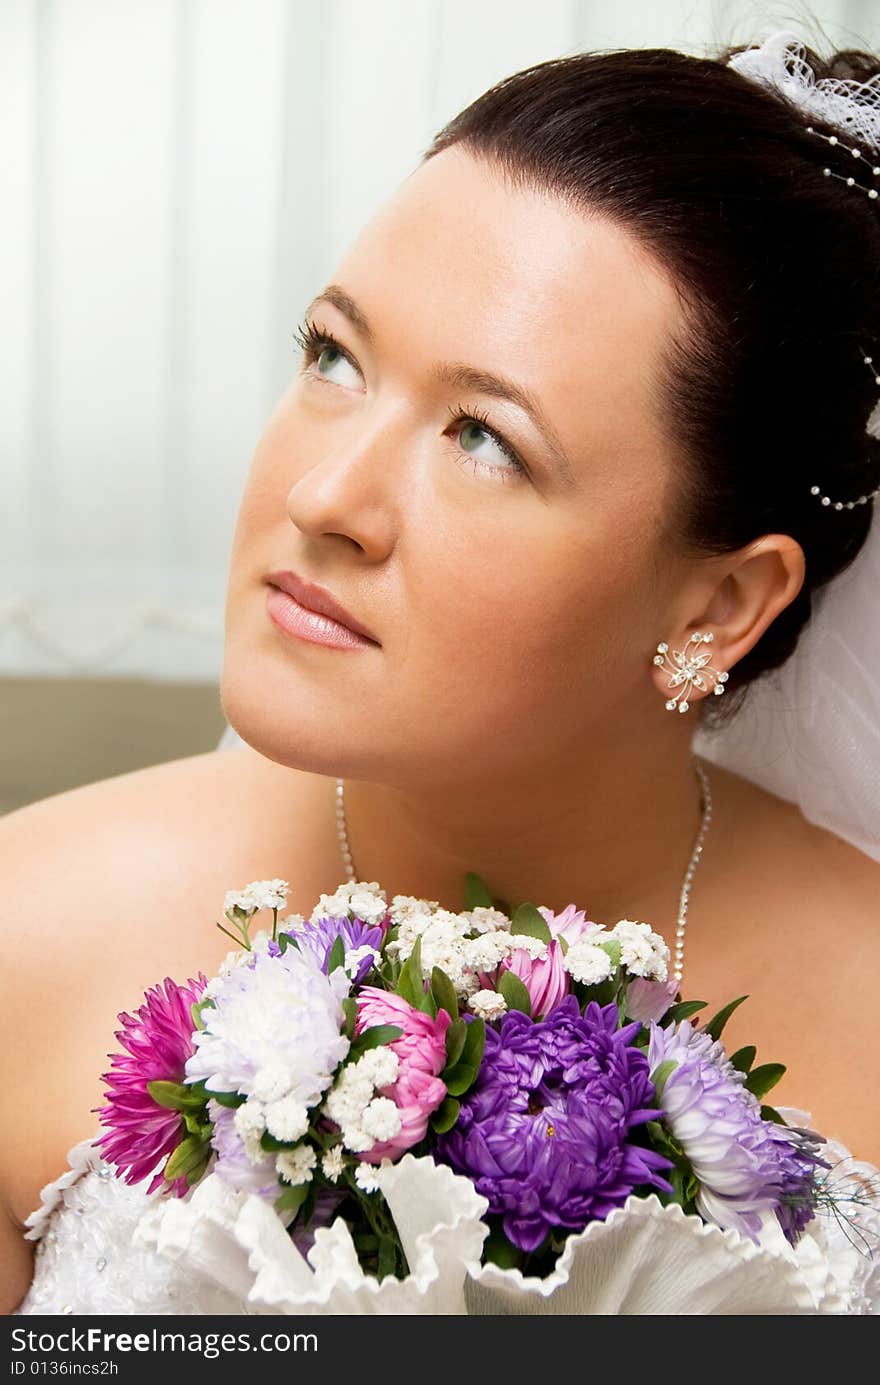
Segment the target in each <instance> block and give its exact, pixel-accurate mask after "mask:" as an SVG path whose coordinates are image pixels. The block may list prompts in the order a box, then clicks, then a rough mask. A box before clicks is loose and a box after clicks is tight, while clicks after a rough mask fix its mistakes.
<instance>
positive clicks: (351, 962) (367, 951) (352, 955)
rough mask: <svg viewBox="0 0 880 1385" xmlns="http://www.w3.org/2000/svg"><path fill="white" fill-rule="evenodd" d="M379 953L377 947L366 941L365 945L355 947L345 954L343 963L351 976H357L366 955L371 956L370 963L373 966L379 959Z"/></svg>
mask: <svg viewBox="0 0 880 1385" xmlns="http://www.w3.org/2000/svg"><path fill="white" fill-rule="evenodd" d="M379 955H380V954H379V951H378V949H377V948H375V947H370V945H369V943H364V945H363V947H354V948H352V950H351V952H347V953H346V954H345V962H344V963H343V965H344V967H345V970H346V971H347V972H348V974H349V976H351V977H355V976H357V974H358V971H359V969H360V965H361V962H362V961H363V960H364V958H365V957H369V958H371V962H370V965H371V966H373V965H374V964H375V962H376V961H377V960H378V958H379Z"/></svg>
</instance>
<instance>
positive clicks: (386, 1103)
mask: <svg viewBox="0 0 880 1385" xmlns="http://www.w3.org/2000/svg"><path fill="white" fill-rule="evenodd" d="M397 1070H398V1058H397V1054H396V1053H392V1051H391V1049H389V1048H387V1047H384V1046H380V1047H379V1048H370V1049H367V1051H366V1053H364V1054H363V1055H362V1056H361V1057H360V1058H359V1059H358V1060H357V1062H356V1063H349V1064H348V1065H347V1066H346V1067H344V1068H343V1069H342V1072H341V1073H340V1075H339V1077H338V1078H337V1079H336V1083H335V1085H334V1087H333V1090H332V1091H331V1092H330V1093H329V1095H328V1096H327V1099H326V1101H325V1102H324V1111H325V1113H326V1115H328V1116H329V1117H330V1119H331V1120H332V1121H335V1122H336V1124H337V1125H338V1126H339V1128H340V1130H341V1131H342V1143H343V1144H344V1146H345V1148H346V1149H349V1150H351V1151H352V1152H353V1153H354V1154H363V1153H365V1152H366V1151H367V1150H368V1149H371V1148H372V1147H373V1145H374V1144H375V1143H376V1141H377V1140H384V1139H389V1138H390V1137H391V1135H392V1134H394V1135H396V1134H397V1132H398V1131H399V1129H400V1116H399V1113H398V1112H397V1107H396V1105H395V1104H394V1102H393V1101H391V1100H390V1099H388V1098H386V1097H377V1096H376V1095H375V1093H376V1089H377V1088H378V1087H385V1086H387V1085H388V1084H389V1083H390V1082H393V1081H394V1079H395V1078H396V1077H397ZM389 1107H391V1108H392V1109H393V1111H394V1112H395V1116H396V1119H397V1128H396V1129H395V1130H393V1131H392V1130H391V1129H390V1125H391V1123H392V1122H393V1118H392V1117H391V1114H390V1112H389V1110H388V1108H389ZM380 1129H381V1130H386V1129H387V1130H388V1131H389V1134H388V1135H385V1134H377V1133H376V1131H377V1130H380Z"/></svg>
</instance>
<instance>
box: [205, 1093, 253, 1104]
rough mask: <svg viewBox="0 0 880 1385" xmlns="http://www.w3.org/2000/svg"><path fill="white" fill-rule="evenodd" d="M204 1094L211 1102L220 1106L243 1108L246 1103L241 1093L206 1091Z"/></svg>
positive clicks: (245, 1098)
mask: <svg viewBox="0 0 880 1385" xmlns="http://www.w3.org/2000/svg"><path fill="white" fill-rule="evenodd" d="M206 1093H207V1095H208V1096H209V1097H210V1098H211V1100H212V1101H216V1102H218V1103H219V1105H220V1106H232V1107H236V1106H243V1105H244V1103H245V1102H246V1101H247V1097H246V1096H243V1095H242V1094H241V1092H211V1091H207V1089H206Z"/></svg>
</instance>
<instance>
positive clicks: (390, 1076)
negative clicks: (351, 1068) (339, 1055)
mask: <svg viewBox="0 0 880 1385" xmlns="http://www.w3.org/2000/svg"><path fill="white" fill-rule="evenodd" d="M356 1066H357V1068H358V1071H359V1072H361V1073H363V1075H364V1076H365V1077H369V1079H370V1081H371V1082H372V1084H373V1086H374V1087H387V1086H389V1085H390V1083H392V1082H395V1081H396V1080H397V1074H398V1071H399V1069H400V1059H399V1058H398V1056H397V1054H396V1053H395V1052H394V1050H393V1049H392V1048H389V1047H388V1045H387V1044H380V1045H379V1046H378V1048H368V1049H367V1051H366V1053H365V1054H364V1055H363V1056H362V1057H361V1058H359V1059H358V1062H357V1065H356Z"/></svg>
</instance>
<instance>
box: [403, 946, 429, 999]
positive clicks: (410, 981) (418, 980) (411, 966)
mask: <svg viewBox="0 0 880 1385" xmlns="http://www.w3.org/2000/svg"><path fill="white" fill-rule="evenodd" d="M397 994H398V995H399V996H402V997H403V999H404V1000H405V1001H407V1002H408V1004H410V1005H412V1006H413V1008H414V1009H416V1010H421V1008H422V1001H423V1000H424V998H425V987H424V982H423V980H422V940H421V938H420V937H417V938H416V940H415V943H414V944H413V950H412V952H411V953H410V954H409V956H408V957H407V959H406V961H405V962H404V964H403V966H402V967H401V969H400V976H399V977H398V978H397Z"/></svg>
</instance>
